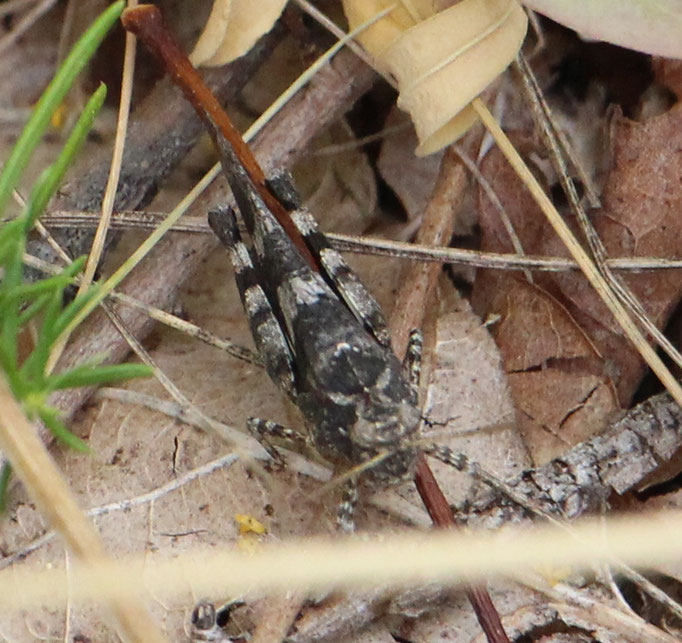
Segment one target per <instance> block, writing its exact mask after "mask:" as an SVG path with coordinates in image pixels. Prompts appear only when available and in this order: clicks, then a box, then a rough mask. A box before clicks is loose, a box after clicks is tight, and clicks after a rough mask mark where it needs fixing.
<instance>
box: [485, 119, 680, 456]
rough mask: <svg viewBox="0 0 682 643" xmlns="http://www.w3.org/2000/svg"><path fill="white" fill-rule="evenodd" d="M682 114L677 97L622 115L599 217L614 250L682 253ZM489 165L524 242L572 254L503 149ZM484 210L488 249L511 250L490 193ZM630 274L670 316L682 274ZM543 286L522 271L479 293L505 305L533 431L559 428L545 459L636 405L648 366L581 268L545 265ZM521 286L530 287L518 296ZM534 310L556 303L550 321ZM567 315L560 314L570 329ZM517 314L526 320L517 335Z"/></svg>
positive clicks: (535, 447) (542, 447)
mask: <svg viewBox="0 0 682 643" xmlns="http://www.w3.org/2000/svg"><path fill="white" fill-rule="evenodd" d="M681 119H682V111H681V110H680V109H679V108H677V107H676V108H673V109H671V110H670V111H668V112H666V113H665V114H663V115H661V116H659V117H656V118H652V119H650V120H648V121H645V122H642V123H635V122H632V121H629V120H627V119H625V118H623V117H622V116H619V115H617V116H615V117H614V119H613V122H612V127H611V140H612V163H611V171H610V173H609V176H608V179H607V182H606V185H605V189H604V193H603V208H602V210H600V211H599V212H597V213H596V214H594V215H593V216H592V221H593V224H594V226H595V228H596V230H597V233H598V234H599V236H600V237H601V239H602V240H603V242H604V244H605V245H606V247H607V250H608V252H609V255H610V256H638V255H639V256H659V257H668V258H678V257H679V256H680V255H682V241H681V237H680V225H681V223H680V219H679V216H678V214H677V213H678V212H679V208H680V206H681V205H682V203H681V199H682V191H681V186H680V182H679V175H680V170H682V167H681V164H682V158H681V156H680V154H679V149H680V146H681V145H682V139H681V138H680V134H679V131H680V123H681ZM518 140H519V143H520V146H521V148H522V149H525V151H526V152H530V151H531V149H534V148H533V146H532V145H531V144H530V143H529V142H525V143H524V142H523V140H522V139H518ZM536 152H537V150H536ZM483 171H484V173H485V175H486V176H487V177H488V179H489V180H490V181H491V183H492V184H493V186H494V188H495V190H496V191H497V193H498V195H499V196H500V197H501V199H502V201H503V202H504V203H505V205H506V209H507V212H508V214H509V216H510V218H511V220H512V222H513V223H514V226H515V229H516V230H517V233H518V235H519V237H520V239H521V241H522V244H523V247H524V249H525V251H526V252H529V253H532V254H543V255H559V256H561V255H564V254H565V253H564V251H563V248H562V247H561V245H560V243H559V241H558V239H557V238H556V236H555V235H554V234H553V233H552V232H551V230H549V228H548V226H547V224H546V223H545V222H544V219H543V218H542V216H541V215H540V213H539V212H538V210H537V208H536V206H535V205H534V204H533V203H532V202H531V201H530V199H529V197H528V195H527V193H526V191H525V190H524V189H523V187H522V186H521V185H520V183H519V181H518V179H516V177H515V176H513V174H512V172H511V170H509V169H508V168H507V167H506V164H505V163H504V162H503V161H502V159H501V158H500V156H499V154H498V153H497V152H492V153H491V154H490V155H489V157H488V158H487V159H486V160H485V161H484V164H483ZM481 217H482V219H481V221H482V226H483V229H484V246H485V248H486V249H488V250H495V251H502V252H509V251H511V246H510V243H509V242H508V241H507V240H506V233H505V232H504V230H503V228H502V226H501V225H500V223H499V219H498V217H497V214H496V213H495V212H494V210H493V208H492V206H491V205H490V204H489V203H488V201H487V199H486V198H485V197H483V198H482V201H481ZM624 279H625V281H626V283H627V284H628V286H629V287H630V288H631V289H632V291H633V292H634V293H635V295H636V296H638V297H639V298H640V300H641V301H642V302H643V304H644V306H645V308H646V309H647V310H648V311H649V314H650V317H651V318H652V319H653V320H654V321H655V322H656V324H657V325H658V326H659V327H662V326H663V325H665V323H666V320H667V319H668V316H669V315H670V313H671V311H672V310H673V308H674V307H675V306H676V305H677V302H678V301H679V297H680V288H679V277H678V276H677V275H676V274H675V273H674V272H672V271H671V272H666V273H658V272H652V273H648V274H639V275H629V276H627V277H625V278H624ZM513 282H516V283H514V285H510V284H511V283H513ZM536 284H537V285H538V286H539V287H540V288H541V289H542V291H544V292H541V291H540V290H538V291H537V295H532V292H531V291H532V289H531V288H530V287H529V286H528V285H526V284H523V285H521V284H520V282H519V281H518V280H517V279H516V278H513V277H504V278H501V279H500V278H499V277H497V278H494V277H491V276H490V275H484V274H481V275H480V277H479V278H478V279H477V283H476V289H475V297H474V301H475V305H476V309H477V310H478V311H480V312H481V313H482V314H491V313H497V314H500V315H502V323H501V324H500V328H499V329H498V331H497V339H498V342H499V343H500V348H501V351H502V353H503V355H504V356H505V365H506V369H507V371H508V372H510V373H513V375H512V376H511V378H510V381H511V383H512V388H513V389H514V392H515V399H516V403H517V406H518V408H519V409H520V410H522V411H523V412H524V413H525V414H526V415H527V414H528V411H529V410H531V412H532V418H531V420H532V422H533V423H536V428H535V429H534V430H532V431H530V430H529V429H528V428H526V429H525V430H524V434H525V436H526V438H527V439H529V440H531V441H533V440H535V439H539V436H541V435H543V434H553V435H554V436H555V437H556V438H557V441H556V442H554V444H551V441H550V444H534V443H529V444H528V448H529V449H531V450H532V451H533V454H534V460H535V462H536V464H540V463H541V462H544V461H545V458H548V457H554V456H556V455H558V453H560V449H561V442H564V443H565V446H570V445H573V444H576V443H577V442H580V441H582V440H584V439H585V438H586V437H588V436H589V435H592V434H594V433H596V432H598V431H599V430H600V429H601V427H602V426H603V421H604V420H605V419H606V418H607V416H608V414H609V413H610V411H611V410H613V409H615V408H618V406H626V405H627V404H628V402H629V400H630V398H631V396H632V394H633V393H634V391H635V388H636V386H637V385H638V383H639V381H640V379H641V377H642V375H643V373H644V366H643V365H642V363H641V360H640V359H639V355H638V354H637V353H636V351H635V350H634V349H633V348H632V347H631V346H630V344H629V343H628V342H627V340H626V339H625V338H624V337H623V335H622V334H621V331H620V329H619V327H618V326H617V324H616V322H615V321H614V320H613V319H612V317H611V316H610V315H609V314H608V312H607V311H606V308H605V307H604V305H603V304H602V302H601V300H600V299H599V298H598V297H597V295H596V294H595V293H594V292H593V291H592V290H591V289H590V288H589V286H588V285H587V283H586V282H585V280H584V279H583V277H582V276H581V275H580V274H578V273H565V274H560V275H556V276H551V275H536ZM521 292H523V293H525V294H524V297H522V298H519V297H520V294H519V293H521ZM512 293H513V294H512ZM533 309H544V310H545V311H551V312H546V313H545V314H544V317H545V318H544V319H542V318H538V317H537V315H536V314H534V313H533V312H532V311H533ZM558 320H562V325H561V327H560V329H557V327H556V324H557V323H558ZM510 323H513V324H514V325H515V326H516V327H517V328H516V330H514V332H509V333H507V332H506V331H507V330H508V329H509V328H510V326H509V324H510ZM555 334H556V335H555ZM581 335H582V336H583V341H582V347H581V348H579V349H578V350H576V349H575V346H573V343H574V342H575V341H578V340H579V338H580V336H581ZM571 338H573V339H571ZM612 388H613V389H615V392H616V395H617V397H615V398H614V396H613V393H611V389H612ZM602 404H603V406H602ZM557 421H558V422H559V425H558V426H557V425H556V424H555V423H556V422H557ZM531 435H534V436H535V437H531ZM552 453H553V454H554V456H552Z"/></svg>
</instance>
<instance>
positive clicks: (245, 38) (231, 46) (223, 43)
mask: <svg viewBox="0 0 682 643" xmlns="http://www.w3.org/2000/svg"><path fill="white" fill-rule="evenodd" d="M285 4H286V0H259V1H258V2H250V1H249V0H214V2H213V9H212V10H211V15H210V16H209V18H208V22H207V23H206V26H205V27H204V31H203V32H202V33H201V36H199V40H198V41H197V44H196V46H195V47H194V51H192V53H191V54H190V60H191V61H192V63H193V64H194V65H197V66H198V65H204V66H206V67H217V66H218V65H225V64H227V63H229V62H231V61H233V60H234V59H235V58H239V56H241V55H243V54H245V53H246V52H247V51H248V50H249V49H251V47H253V45H254V44H255V42H256V41H257V40H258V39H259V38H260V37H261V36H262V35H263V34H266V33H267V32H268V31H270V29H272V27H273V25H274V24H275V21H276V20H277V18H279V16H280V14H281V13H282V11H283V9H284V5H285Z"/></svg>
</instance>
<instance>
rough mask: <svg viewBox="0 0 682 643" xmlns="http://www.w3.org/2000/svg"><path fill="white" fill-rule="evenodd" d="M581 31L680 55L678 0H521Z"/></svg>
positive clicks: (681, 21) (681, 29) (681, 14)
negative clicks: (578, 0)
mask: <svg viewBox="0 0 682 643" xmlns="http://www.w3.org/2000/svg"><path fill="white" fill-rule="evenodd" d="M523 2H524V4H526V5H528V6H529V7H530V8H531V9H534V10H535V11H539V12H540V13H543V14H545V15H546V16H549V17H550V18H552V19H553V20H556V21H557V22H560V23H561V24H564V25H566V26H567V27H571V29H575V30H576V31H578V32H580V33H581V34H582V35H584V36H587V37H589V38H595V39H597V40H606V41H607V42H612V43H613V44H615V45H620V46H621V47H628V48H630V49H637V50H638V51H643V52H645V53H647V54H657V55H659V56H666V57H668V58H682V40H680V32H682V0H628V1H627V2H623V1H622V0H599V1H597V0H589V1H586V0H583V2H575V0H523Z"/></svg>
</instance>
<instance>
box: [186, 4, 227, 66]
mask: <svg viewBox="0 0 682 643" xmlns="http://www.w3.org/2000/svg"><path fill="white" fill-rule="evenodd" d="M231 6H232V0H213V8H212V9H211V15H210V16H209V17H208V20H207V21H206V26H205V27H204V30H203V31H202V32H201V35H200V36H199V40H197V44H196V45H194V49H193V51H192V53H191V54H190V55H189V59H190V60H191V61H192V64H193V65H196V66H199V65H202V64H203V63H205V62H206V61H207V60H208V59H209V58H211V57H213V56H214V55H215V53H216V51H217V50H218V47H220V43H221V42H222V41H223V40H224V38H225V32H226V31H227V24H228V22H229V21H230V8H231Z"/></svg>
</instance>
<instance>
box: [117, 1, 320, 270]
mask: <svg viewBox="0 0 682 643" xmlns="http://www.w3.org/2000/svg"><path fill="white" fill-rule="evenodd" d="M121 22H122V23H123V26H124V27H125V28H126V29H127V30H128V31H130V32H131V33H134V34H135V35H136V36H137V37H138V38H139V39H140V40H141V41H142V42H143V43H144V44H145V45H146V46H147V47H148V48H149V49H150V50H151V51H152V52H153V53H154V55H155V56H156V57H157V59H158V60H159V62H161V64H162V65H163V67H164V69H165V70H166V72H167V73H168V75H169V76H170V77H171V79H172V80H173V82H174V83H175V84H176V85H177V86H178V87H179V88H180V89H181V90H182V92H183V94H185V97H186V98H187V100H188V101H189V102H190V103H191V104H192V106H193V107H194V109H195V110H196V112H197V114H198V115H199V116H200V117H201V119H202V120H203V121H204V123H205V125H206V127H207V129H208V132H209V133H210V135H211V137H212V138H213V141H214V142H215V144H216V147H217V148H218V150H220V149H221V142H220V137H221V136H222V137H224V138H225V139H227V141H228V142H229V144H230V146H231V147H232V149H233V150H234V152H235V154H236V155H237V158H238V159H239V161H240V163H241V164H242V166H243V167H244V169H245V170H246V173H247V174H248V175H249V178H250V179H251V180H252V181H253V184H254V186H255V187H256V189H257V190H258V193H259V195H260V197H261V198H262V199H263V201H264V202H265V204H266V205H267V207H268V209H269V210H270V212H272V214H273V215H275V217H276V219H277V220H278V221H279V223H280V225H281V226H282V227H283V228H284V229H285V230H286V232H287V234H288V235H289V237H290V238H291V239H292V241H293V242H294V243H295V244H296V247H297V248H298V250H299V252H300V253H301V254H302V255H303V256H304V257H305V258H306V259H307V260H308V262H309V263H310V264H311V265H312V266H313V267H315V266H316V261H315V259H314V258H313V256H312V254H311V253H310V251H309V250H308V247H307V246H306V244H305V242H304V241H303V238H302V237H301V234H300V233H299V232H298V230H297V229H296V227H295V226H294V224H293V222H292V220H291V218H290V217H289V213H288V212H287V211H286V209H285V208H284V206H283V205H282V204H281V203H280V201H279V200H278V199H277V198H276V197H275V196H274V195H273V194H272V192H270V190H269V189H268V187H267V185H266V179H265V173H264V172H263V170H262V169H261V167H260V165H259V164H258V162H257V161H256V158H255V156H254V155H253V152H252V151H251V149H250V148H249V146H248V145H247V144H246V143H245V142H244V139H243V138H242V136H241V134H240V133H239V131H238V130H237V129H236V128H235V126H234V125H233V124H232V121H231V120H230V117H229V116H228V115H227V113H226V112H225V110H224V109H223V108H222V106H221V105H220V103H219V102H218V100H217V99H216V97H215V96H214V95H213V93H212V92H211V90H210V89H209V88H208V87H207V86H206V84H205V83H204V81H203V80H202V78H201V76H199V74H198V72H197V70H196V69H194V67H193V66H192V63H191V62H190V61H189V58H187V55H186V54H185V52H184V51H183V50H182V49H181V48H180V45H179V44H178V42H177V41H176V40H175V37H174V36H173V34H172V33H171V31H170V29H168V27H167V26H166V24H165V21H164V20H163V16H162V15H161V11H160V10H159V8H158V7H156V6H155V5H151V4H143V5H139V6H137V7H131V8H129V9H126V10H125V11H124V12H123V14H122V16H121Z"/></svg>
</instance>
